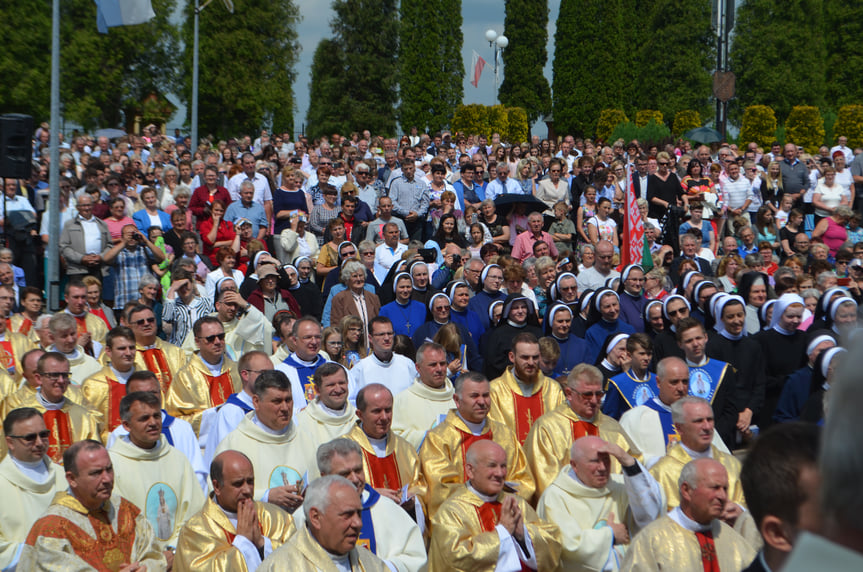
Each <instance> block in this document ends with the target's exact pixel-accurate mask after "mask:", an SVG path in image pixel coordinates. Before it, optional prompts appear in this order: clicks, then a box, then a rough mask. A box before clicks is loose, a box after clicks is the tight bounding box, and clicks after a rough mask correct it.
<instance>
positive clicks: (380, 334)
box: [372, 330, 395, 338]
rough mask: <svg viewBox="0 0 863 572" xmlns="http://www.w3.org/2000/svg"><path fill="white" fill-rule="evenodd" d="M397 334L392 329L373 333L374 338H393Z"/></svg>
mask: <svg viewBox="0 0 863 572" xmlns="http://www.w3.org/2000/svg"><path fill="white" fill-rule="evenodd" d="M394 335H395V332H393V331H392V330H390V331H389V332H375V333H374V334H372V337H373V338H391V337H393V336H394Z"/></svg>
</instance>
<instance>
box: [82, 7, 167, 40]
mask: <svg viewBox="0 0 863 572" xmlns="http://www.w3.org/2000/svg"><path fill="white" fill-rule="evenodd" d="M94 2H96V27H97V28H98V29H99V32H100V33H102V34H107V33H108V28H113V27H115V26H134V25H135V24H143V23H145V22H149V21H150V20H152V19H153V18H155V17H156V13H155V12H153V5H152V3H151V0H94Z"/></svg>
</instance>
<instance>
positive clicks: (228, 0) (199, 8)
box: [191, 0, 234, 157]
mask: <svg viewBox="0 0 863 572" xmlns="http://www.w3.org/2000/svg"><path fill="white" fill-rule="evenodd" d="M212 1H213V0H207V1H206V2H204V3H203V4H202V5H198V0H195V41H194V47H193V48H192V121H191V122H192V149H191V151H192V157H194V156H195V151H196V150H197V149H198V16H199V15H200V13H201V12H203V11H204V8H206V7H207V6H209V5H210V2H212ZM222 4H224V5H225V9H226V10H227V11H228V12H230V13H231V14H233V13H234V2H233V0H222Z"/></svg>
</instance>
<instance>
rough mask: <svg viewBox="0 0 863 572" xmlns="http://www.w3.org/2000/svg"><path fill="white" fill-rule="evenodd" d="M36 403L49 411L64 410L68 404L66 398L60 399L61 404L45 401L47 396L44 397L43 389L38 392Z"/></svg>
mask: <svg viewBox="0 0 863 572" xmlns="http://www.w3.org/2000/svg"><path fill="white" fill-rule="evenodd" d="M36 401H38V402H39V405H41V406H42V407H44V408H45V409H47V410H48V411H59V410H60V409H63V405H65V403H66V398H65V397H63V398H61V399H60V401H59V403H53V402H51V401H48V400H47V399H45V396H44V395H42V388H41V387H40V388H39V389H37V390H36Z"/></svg>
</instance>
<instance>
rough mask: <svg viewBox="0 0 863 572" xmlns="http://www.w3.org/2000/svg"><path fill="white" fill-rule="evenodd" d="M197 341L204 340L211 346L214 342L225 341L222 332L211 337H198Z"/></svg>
mask: <svg viewBox="0 0 863 572" xmlns="http://www.w3.org/2000/svg"><path fill="white" fill-rule="evenodd" d="M198 339H199V340H206V342H207V343H208V344H212V343H213V342H215V341H216V340H222V341H224V340H225V332H222V333H221V334H213V335H212V336H199V337H198Z"/></svg>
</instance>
